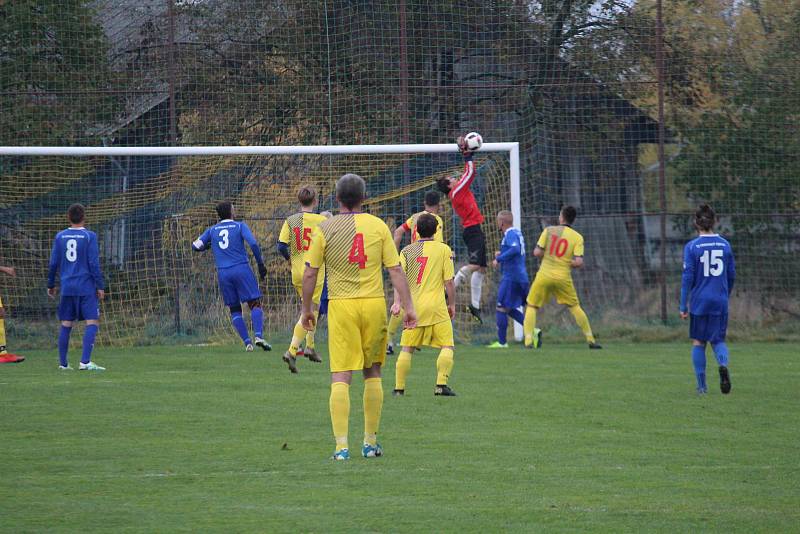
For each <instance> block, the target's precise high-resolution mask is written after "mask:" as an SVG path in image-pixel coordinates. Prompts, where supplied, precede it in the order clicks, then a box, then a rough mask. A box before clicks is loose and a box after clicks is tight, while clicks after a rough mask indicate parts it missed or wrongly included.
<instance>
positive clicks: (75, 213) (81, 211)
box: [67, 203, 86, 224]
mask: <svg viewBox="0 0 800 534" xmlns="http://www.w3.org/2000/svg"><path fill="white" fill-rule="evenodd" d="M85 216H86V208H84V207H83V204H77V203H76V204H73V205H71V206H70V207H69V208H67V217H68V218H69V222H71V223H72V224H80V223H82V222H83V220H84V218H85Z"/></svg>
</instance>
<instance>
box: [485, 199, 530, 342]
mask: <svg viewBox="0 0 800 534" xmlns="http://www.w3.org/2000/svg"><path fill="white" fill-rule="evenodd" d="M497 226H498V227H499V228H500V231H501V232H503V240H502V242H501V243H500V250H499V251H498V252H495V254H494V256H495V257H494V261H493V262H492V266H494V267H495V268H497V267H499V268H500V269H501V270H502V278H501V279H500V287H498V289H497V311H496V312H495V317H496V320H497V341H495V342H494V343H492V344H491V345H489V348H490V349H507V348H508V342H507V340H506V336H507V333H508V317H509V316H511V318H512V319H514V320H515V321H517V322H518V323H519V324H520V325H522V324H523V323H524V322H525V316H524V315H522V312H521V311H519V309H518V308H519V307H520V306H522V304H523V303H524V302H525V297H526V296H527V295H528V285H529V282H528V271H527V269H526V268H525V238H524V237H523V236H522V232H521V231H520V230H519V228H515V227H514V215H513V214H512V213H511V212H510V211H506V210H503V211H501V212H499V213H498V214H497Z"/></svg>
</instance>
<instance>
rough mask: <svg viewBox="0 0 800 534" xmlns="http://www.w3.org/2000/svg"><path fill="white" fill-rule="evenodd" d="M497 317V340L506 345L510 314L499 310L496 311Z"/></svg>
mask: <svg viewBox="0 0 800 534" xmlns="http://www.w3.org/2000/svg"><path fill="white" fill-rule="evenodd" d="M495 318H496V320H497V340H498V341H499V342H500V344H501V345H505V344H506V334H507V333H508V315H506V312H501V311H500V310H498V311H496V312H495Z"/></svg>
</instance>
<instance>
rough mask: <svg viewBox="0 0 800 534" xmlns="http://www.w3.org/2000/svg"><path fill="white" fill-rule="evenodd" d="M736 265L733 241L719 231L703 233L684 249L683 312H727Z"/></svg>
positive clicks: (701, 313) (715, 313)
mask: <svg viewBox="0 0 800 534" xmlns="http://www.w3.org/2000/svg"><path fill="white" fill-rule="evenodd" d="M735 278H736V266H735V263H734V261H733V249H731V244H730V243H728V241H727V240H726V239H724V238H722V237H720V236H719V235H717V234H711V235H701V236H699V237H697V238H696V239H693V240H691V241H689V242H688V243H687V244H686V247H685V248H684V249H683V277H682V283H681V311H682V312H686V311H687V302H686V300H687V296H688V299H689V306H690V310H689V311H690V312H691V313H692V315H725V314H727V313H728V297H729V296H730V294H731V291H733V282H734V280H735Z"/></svg>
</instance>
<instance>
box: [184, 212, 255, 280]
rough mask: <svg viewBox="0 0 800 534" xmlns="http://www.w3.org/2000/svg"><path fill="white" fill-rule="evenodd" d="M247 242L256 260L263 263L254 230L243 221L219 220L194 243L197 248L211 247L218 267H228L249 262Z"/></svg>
mask: <svg viewBox="0 0 800 534" xmlns="http://www.w3.org/2000/svg"><path fill="white" fill-rule="evenodd" d="M245 242H246V243H247V244H248V245H250V248H251V249H252V250H253V255H254V256H255V257H256V262H258V263H261V252H260V250H259V248H258V243H257V241H256V238H255V237H254V236H253V232H251V231H250V228H249V227H248V226H247V225H246V224H245V223H243V222H239V221H233V220H231V219H226V220H223V221H220V222H218V223H217V224H215V225H214V226H212V227H211V228H209V229H208V230H206V231H205V232H203V235H201V236H200V237H198V238H197V241H195V242H194V243H193V245H194V247H195V249H196V250H203V249H205V248H208V247H209V246H210V247H211V250H212V251H214V262H215V263H216V264H217V269H227V268H229V267H235V266H236V265H241V264H246V263H248V259H247V250H245V248H244V244H245Z"/></svg>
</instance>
